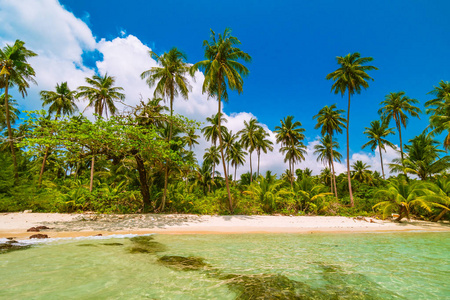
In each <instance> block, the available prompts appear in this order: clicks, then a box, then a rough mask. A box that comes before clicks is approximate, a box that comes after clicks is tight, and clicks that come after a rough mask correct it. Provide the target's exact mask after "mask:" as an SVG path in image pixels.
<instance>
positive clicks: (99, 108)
mask: <svg viewBox="0 0 450 300" xmlns="http://www.w3.org/2000/svg"><path fill="white" fill-rule="evenodd" d="M85 80H86V82H87V83H88V84H89V85H90V86H80V87H78V93H77V95H76V97H77V98H85V99H86V100H88V101H89V103H88V105H87V106H86V108H88V107H94V112H95V113H96V114H97V115H98V117H100V118H101V117H102V116H103V112H105V115H106V118H108V111H109V113H110V114H111V115H114V114H115V113H116V110H117V108H116V106H115V104H114V101H117V100H124V99H125V95H124V94H122V93H121V92H120V91H123V88H121V87H115V86H114V83H115V81H116V80H115V78H114V77H112V76H108V74H105V75H104V76H103V77H102V76H98V75H94V76H92V78H89V77H86V78H85ZM94 165H95V151H93V153H92V161H91V182H90V184H89V191H91V192H92V188H93V186H94Z"/></svg>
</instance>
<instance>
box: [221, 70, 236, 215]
mask: <svg viewBox="0 0 450 300" xmlns="http://www.w3.org/2000/svg"><path fill="white" fill-rule="evenodd" d="M221 77H222V76H221V75H220V74H219V88H218V91H217V92H218V93H217V98H218V99H217V100H219V122H218V125H219V126H218V130H219V142H220V154H221V155H222V163H223V172H224V173H225V184H226V186H227V193H228V204H229V208H230V212H233V202H231V193H230V183H229V182H228V175H227V168H226V165H225V156H224V155H223V141H222V130H221V129H220V119H221V103H222V100H221V96H222V94H221V92H222V91H221V89H220V82H221V79H222V78H221Z"/></svg>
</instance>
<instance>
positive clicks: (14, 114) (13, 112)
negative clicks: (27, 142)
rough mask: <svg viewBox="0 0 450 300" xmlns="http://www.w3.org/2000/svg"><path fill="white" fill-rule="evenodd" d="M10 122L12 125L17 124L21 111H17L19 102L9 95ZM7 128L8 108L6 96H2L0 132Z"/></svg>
mask: <svg viewBox="0 0 450 300" xmlns="http://www.w3.org/2000/svg"><path fill="white" fill-rule="evenodd" d="M8 98H9V99H8V109H9V120H10V123H11V124H15V123H16V121H17V120H18V119H19V110H18V109H17V101H16V100H15V99H13V97H12V96H11V95H8ZM5 127H7V125H6V107H5V94H3V95H1V96H0V132H2V131H3V129H5Z"/></svg>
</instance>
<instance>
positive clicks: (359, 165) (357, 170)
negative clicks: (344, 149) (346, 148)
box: [352, 160, 372, 183]
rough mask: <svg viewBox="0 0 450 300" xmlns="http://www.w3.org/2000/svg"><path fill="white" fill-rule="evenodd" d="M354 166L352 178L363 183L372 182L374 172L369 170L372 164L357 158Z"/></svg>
mask: <svg viewBox="0 0 450 300" xmlns="http://www.w3.org/2000/svg"><path fill="white" fill-rule="evenodd" d="M352 168H353V176H352V179H355V180H357V181H359V182H361V183H370V182H371V181H372V176H371V173H372V172H371V171H370V170H369V168H370V166H369V165H368V164H366V163H363V162H362V161H361V160H357V161H356V162H355V163H353V165H352Z"/></svg>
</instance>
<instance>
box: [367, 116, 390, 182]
mask: <svg viewBox="0 0 450 300" xmlns="http://www.w3.org/2000/svg"><path fill="white" fill-rule="evenodd" d="M364 134H365V135H367V138H368V139H369V141H368V142H367V143H365V144H364V145H363V146H362V147H361V148H362V149H364V148H366V147H367V146H370V150H372V151H375V149H377V147H378V150H379V152H380V161H381V171H382V173H383V179H386V177H385V175H384V166H383V156H382V155H381V149H383V150H384V152H386V147H385V145H388V146H389V147H391V148H392V149H395V145H394V144H392V143H391V142H389V141H388V140H386V139H385V137H387V136H388V135H390V134H394V130H393V128H388V124H387V123H385V122H382V123H381V122H380V121H379V120H375V121H372V122H371V123H370V127H366V130H365V131H364Z"/></svg>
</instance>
